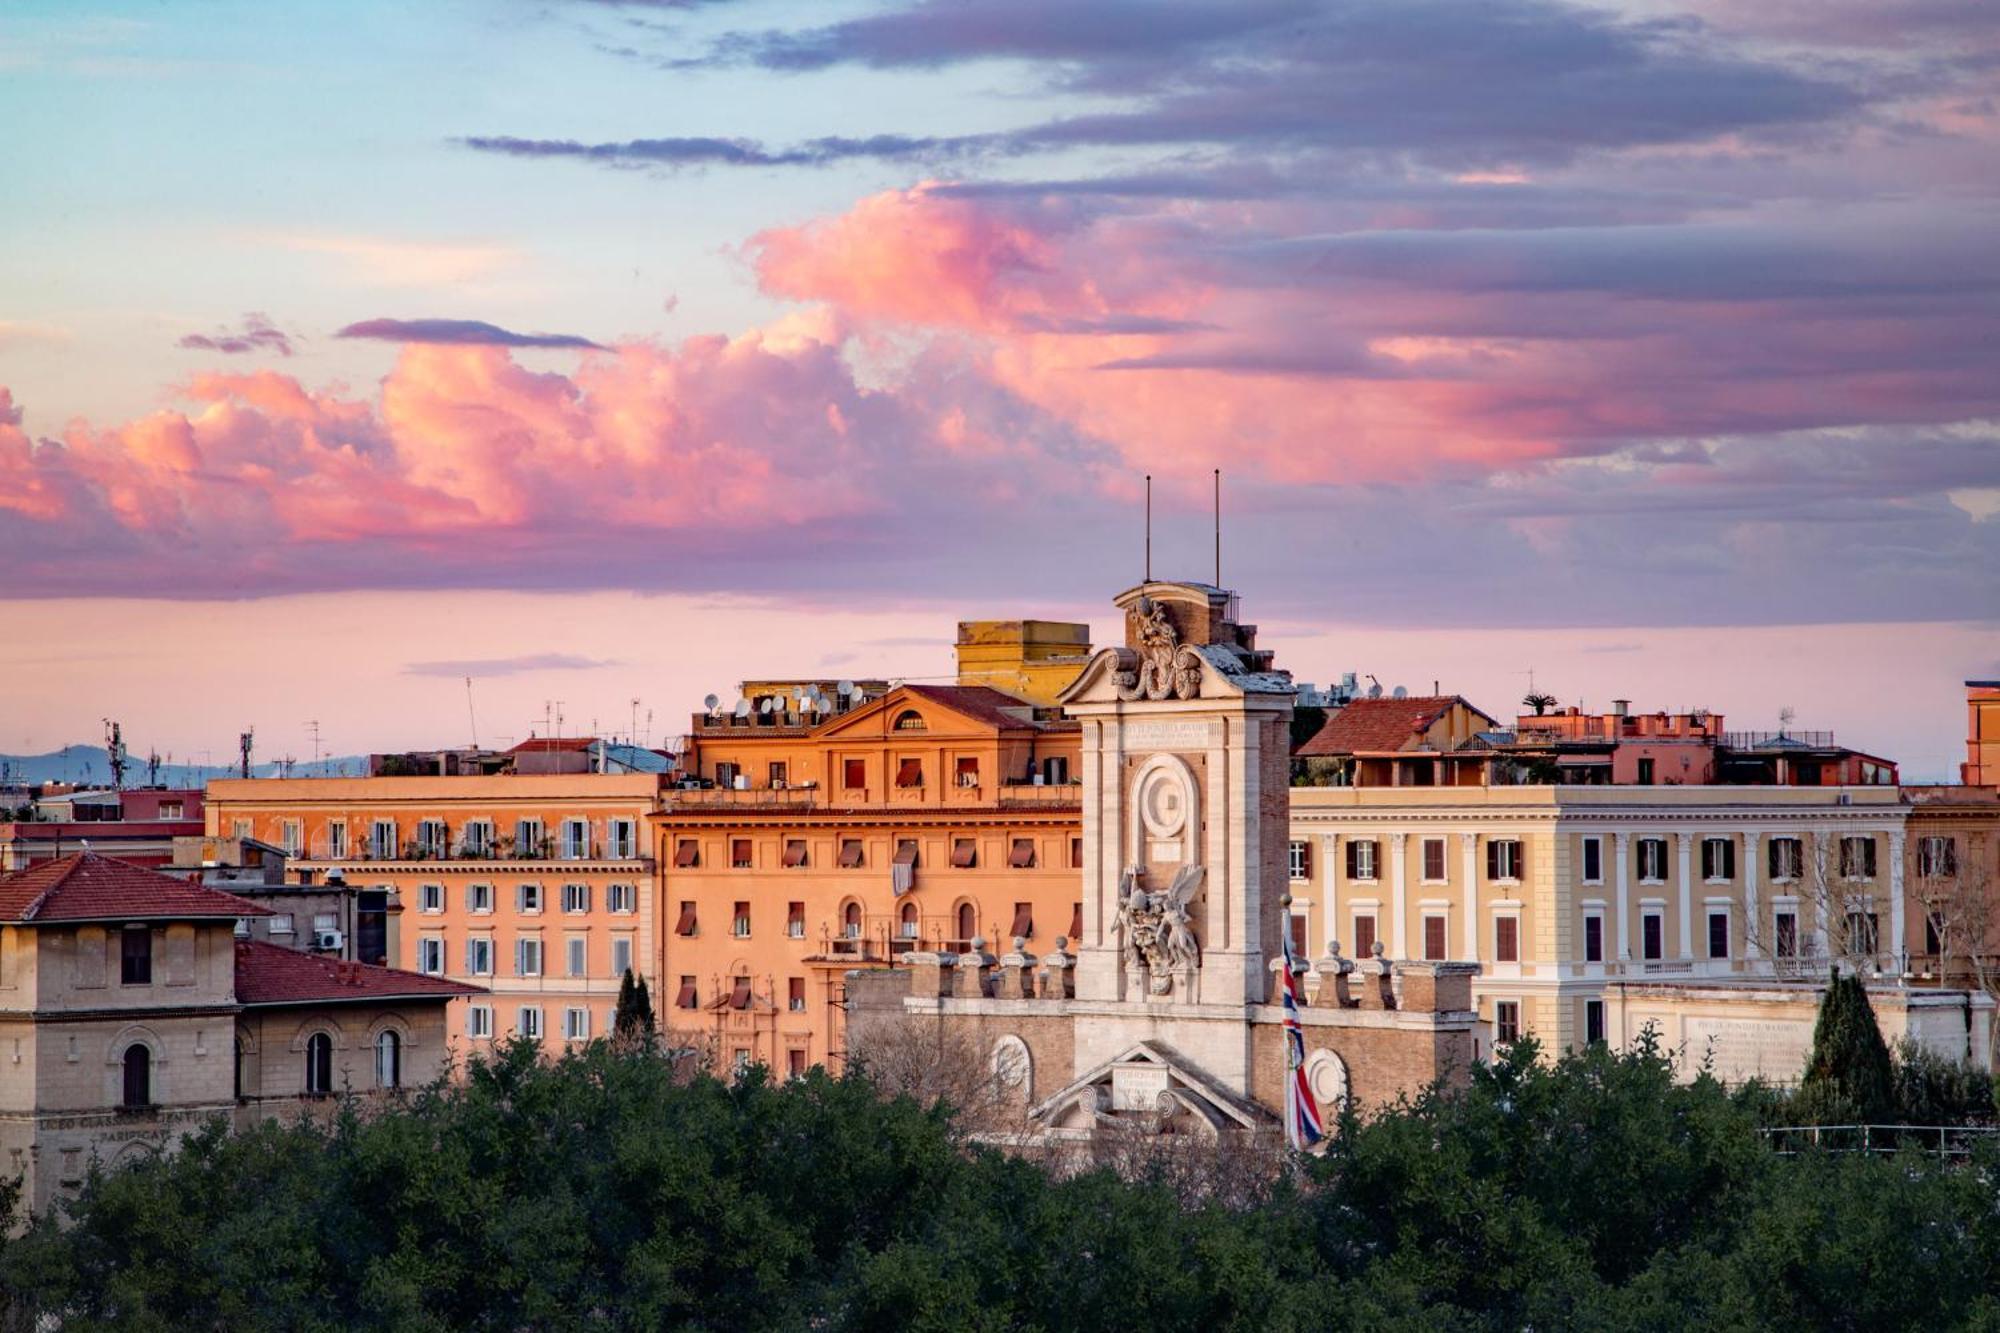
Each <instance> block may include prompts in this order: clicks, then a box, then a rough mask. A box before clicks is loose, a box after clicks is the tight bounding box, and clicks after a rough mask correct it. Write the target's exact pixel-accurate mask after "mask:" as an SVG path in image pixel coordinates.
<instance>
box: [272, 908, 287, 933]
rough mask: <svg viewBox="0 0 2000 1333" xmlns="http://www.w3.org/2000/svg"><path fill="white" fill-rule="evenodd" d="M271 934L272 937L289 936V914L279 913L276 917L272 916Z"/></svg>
mask: <svg viewBox="0 0 2000 1333" xmlns="http://www.w3.org/2000/svg"><path fill="white" fill-rule="evenodd" d="M271 933H272V934H273V935H289V934H291V933H292V914H291V913H290V912H279V913H278V914H277V915H276V916H273V917H272V918H271Z"/></svg>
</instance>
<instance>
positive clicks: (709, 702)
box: [701, 694, 722, 713]
mask: <svg viewBox="0 0 2000 1333" xmlns="http://www.w3.org/2000/svg"><path fill="white" fill-rule="evenodd" d="M721 702H722V700H720V699H718V698H716V697H715V696H714V695H712V694H711V695H709V696H708V697H707V698H705V699H703V700H702V701H701V706H702V707H703V708H706V709H707V710H708V711H709V712H711V713H713V712H714V711H715V706H716V705H717V704H719V703H721Z"/></svg>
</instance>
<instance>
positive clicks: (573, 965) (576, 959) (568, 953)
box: [563, 935, 623, 977]
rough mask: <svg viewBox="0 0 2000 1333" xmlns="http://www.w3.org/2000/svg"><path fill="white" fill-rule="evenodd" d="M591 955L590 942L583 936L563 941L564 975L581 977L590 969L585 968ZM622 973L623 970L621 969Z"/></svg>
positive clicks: (574, 936)
mask: <svg viewBox="0 0 2000 1333" xmlns="http://www.w3.org/2000/svg"><path fill="white" fill-rule="evenodd" d="M589 953H590V942H589V941H588V940H586V939H584V937H583V936H581V935H571V936H569V937H568V938H567V939H565V940H564V941H563V975H564V976H568V977H580V976H583V975H585V973H586V972H587V971H588V969H587V968H586V967H585V966H584V964H585V962H586V960H587V958H588V955H589ZM619 970H620V971H621V972H622V971H623V969H622V968H621V969H619Z"/></svg>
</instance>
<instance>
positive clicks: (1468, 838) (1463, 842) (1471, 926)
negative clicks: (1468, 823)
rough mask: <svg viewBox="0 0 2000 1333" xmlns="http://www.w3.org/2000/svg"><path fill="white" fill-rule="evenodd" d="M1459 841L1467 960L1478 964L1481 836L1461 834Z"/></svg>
mask: <svg viewBox="0 0 2000 1333" xmlns="http://www.w3.org/2000/svg"><path fill="white" fill-rule="evenodd" d="M1458 841H1459V846H1460V847H1461V849H1462V850H1463V851H1464V867H1465V958H1466V960H1467V961H1468V962H1474V963H1476V962H1478V961H1479V835H1478V834H1477V833H1461V834H1459V835H1458Z"/></svg>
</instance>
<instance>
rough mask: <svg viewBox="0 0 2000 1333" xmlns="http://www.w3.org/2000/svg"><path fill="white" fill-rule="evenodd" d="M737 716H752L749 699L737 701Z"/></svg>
mask: <svg viewBox="0 0 2000 1333" xmlns="http://www.w3.org/2000/svg"><path fill="white" fill-rule="evenodd" d="M736 716H738V717H748V716H750V701H749V700H748V699H738V700H737V701H736Z"/></svg>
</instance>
